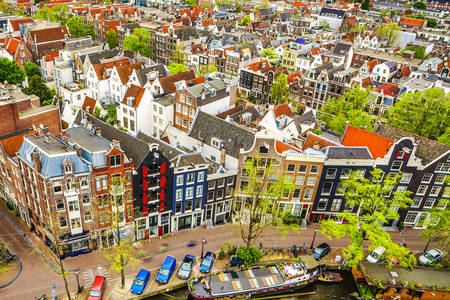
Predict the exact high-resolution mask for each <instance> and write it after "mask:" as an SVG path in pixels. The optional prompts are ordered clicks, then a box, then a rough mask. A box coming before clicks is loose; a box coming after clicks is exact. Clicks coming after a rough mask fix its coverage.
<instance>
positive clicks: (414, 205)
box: [411, 197, 422, 208]
mask: <svg viewBox="0 0 450 300" xmlns="http://www.w3.org/2000/svg"><path fill="white" fill-rule="evenodd" d="M420 203H422V198H420V197H414V198H413V203H412V204H411V207H412V208H419V207H420Z"/></svg>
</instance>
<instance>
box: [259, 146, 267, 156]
mask: <svg viewBox="0 0 450 300" xmlns="http://www.w3.org/2000/svg"><path fill="white" fill-rule="evenodd" d="M259 153H261V154H267V153H269V147H268V146H265V145H263V146H259Z"/></svg>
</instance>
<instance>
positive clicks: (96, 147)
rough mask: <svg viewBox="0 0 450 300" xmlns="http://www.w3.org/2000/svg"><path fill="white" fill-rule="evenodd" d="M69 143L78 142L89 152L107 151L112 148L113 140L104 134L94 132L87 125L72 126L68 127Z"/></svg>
mask: <svg viewBox="0 0 450 300" xmlns="http://www.w3.org/2000/svg"><path fill="white" fill-rule="evenodd" d="M67 137H68V138H69V144H70V145H73V144H77V145H79V146H80V147H82V148H83V149H85V150H87V151H89V152H104V151H105V152H107V151H109V149H111V142H110V141H108V140H107V139H105V138H104V137H102V136H99V135H96V134H92V132H91V131H90V130H89V129H87V128H85V127H72V128H69V129H67Z"/></svg>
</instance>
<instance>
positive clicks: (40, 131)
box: [38, 124, 50, 136]
mask: <svg viewBox="0 0 450 300" xmlns="http://www.w3.org/2000/svg"><path fill="white" fill-rule="evenodd" d="M48 133H50V130H48V127H46V126H44V124H39V129H38V134H39V136H44V135H46V134H48Z"/></svg>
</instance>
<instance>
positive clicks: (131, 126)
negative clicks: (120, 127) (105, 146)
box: [130, 120, 136, 131]
mask: <svg viewBox="0 0 450 300" xmlns="http://www.w3.org/2000/svg"><path fill="white" fill-rule="evenodd" d="M135 130H136V128H135V127H134V120H130V131H135Z"/></svg>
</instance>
